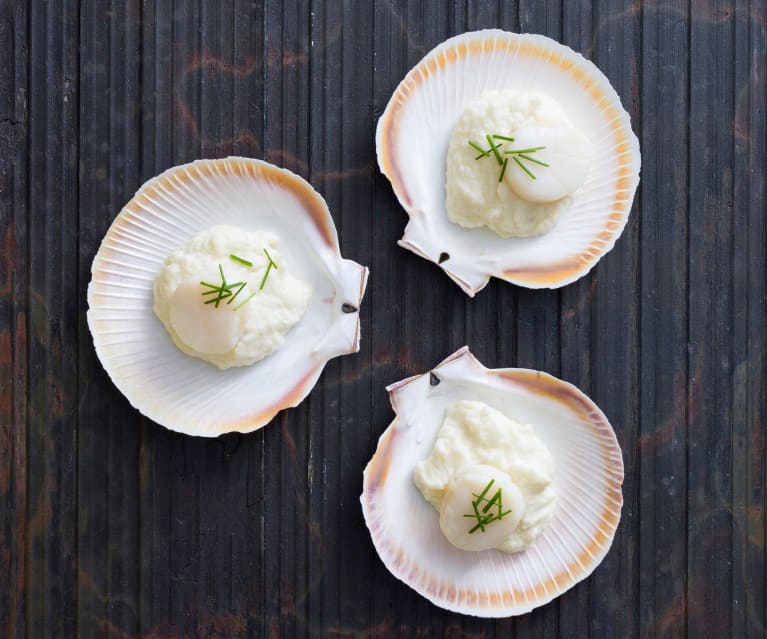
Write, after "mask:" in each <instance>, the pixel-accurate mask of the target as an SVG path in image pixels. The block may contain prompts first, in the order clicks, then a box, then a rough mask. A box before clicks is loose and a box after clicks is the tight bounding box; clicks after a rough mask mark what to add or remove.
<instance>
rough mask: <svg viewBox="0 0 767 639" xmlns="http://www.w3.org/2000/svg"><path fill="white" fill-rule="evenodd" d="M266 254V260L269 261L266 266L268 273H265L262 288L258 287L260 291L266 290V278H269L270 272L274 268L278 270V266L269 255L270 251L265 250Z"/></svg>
mask: <svg viewBox="0 0 767 639" xmlns="http://www.w3.org/2000/svg"><path fill="white" fill-rule="evenodd" d="M264 253H265V254H266V259H267V260H269V263H268V264H267V265H266V273H264V277H263V279H262V280H261V286H259V287H258V290H259V291H263V290H264V285H265V284H266V278H267V277H269V271H271V270H272V268H277V265H276V264H275V263H274V260H273V259H272V256H271V255H269V251H267V250H266V249H264Z"/></svg>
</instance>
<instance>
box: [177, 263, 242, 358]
mask: <svg viewBox="0 0 767 639" xmlns="http://www.w3.org/2000/svg"><path fill="white" fill-rule="evenodd" d="M218 277H219V274H218V273H216V272H213V271H211V270H210V269H207V270H205V271H201V272H200V273H198V274H197V275H195V276H193V277H190V278H189V279H187V280H185V281H184V282H182V283H181V284H179V286H178V288H176V291H175V292H174V293H173V297H171V299H170V322H171V324H172V325H173V329H174V330H175V331H176V334H177V335H178V337H179V339H181V341H183V342H184V343H185V344H186V345H187V346H189V347H190V348H192V349H194V350H195V351H198V352H200V353H205V354H210V355H221V354H223V353H226V352H228V351H230V350H231V349H232V348H234V345H235V344H237V340H239V339H240V334H241V332H242V321H241V320H242V318H243V317H244V314H243V313H237V312H236V311H235V310H234V308H233V307H232V306H231V305H228V304H227V303H226V300H224V301H223V302H222V303H220V304H219V305H218V307H217V306H216V304H213V303H211V304H205V303H203V300H202V299H201V296H200V282H201V281H204V282H215V281H216V280H217V279H218Z"/></svg>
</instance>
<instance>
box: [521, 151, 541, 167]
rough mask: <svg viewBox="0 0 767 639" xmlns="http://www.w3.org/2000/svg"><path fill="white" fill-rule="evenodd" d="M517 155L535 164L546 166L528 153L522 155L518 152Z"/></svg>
mask: <svg viewBox="0 0 767 639" xmlns="http://www.w3.org/2000/svg"><path fill="white" fill-rule="evenodd" d="M519 157H521V158H524V159H525V160H527V161H528V162H535V163H536V164H540V165H541V166H548V164H546V163H545V162H541V161H540V160H536V159H535V158H531V157H530V156H529V155H523V154H522V153H520V154H519Z"/></svg>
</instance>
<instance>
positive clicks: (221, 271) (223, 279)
mask: <svg viewBox="0 0 767 639" xmlns="http://www.w3.org/2000/svg"><path fill="white" fill-rule="evenodd" d="M218 272H219V273H221V281H222V282H223V283H224V286H226V277H225V276H224V267H223V266H221V264H219V265H218Z"/></svg>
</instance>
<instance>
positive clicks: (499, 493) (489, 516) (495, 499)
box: [464, 479, 511, 535]
mask: <svg viewBox="0 0 767 639" xmlns="http://www.w3.org/2000/svg"><path fill="white" fill-rule="evenodd" d="M494 483H495V479H491V480H490V481H489V482H488V484H487V486H485V489H484V490H483V491H482V492H481V493H480V494H479V495H477V494H476V493H472V494H473V495H474V497H476V499H475V500H473V501H472V502H471V507H472V510H473V511H474V512H472V513H469V514H467V515H464V517H470V518H472V519H476V520H477V523H476V524H475V525H474V526H472V527H471V528H470V529H469V534H470V535H471V534H473V533H475V532H476V531H477V530H481V531H482V532H485V526H487V525H488V524H491V523H492V522H494V521H498V520H499V519H503V518H504V517H505V516H506V515H508V514H510V513H511V510H503V489H501V488H499V489H498V490H496V491H495V493H494V494H493V496H492V497H491V498H490V499H488V498H487V497H485V495H487V493H488V491H489V490H490V488H491V487H492V485H493V484H494ZM483 501H485V502H487V504H486V505H485V506H484V507H483V508H482V510H481V511H480V508H479V506H480V504H481V503H482V502H483ZM493 507H495V508H496V509H497V512H493V511H491V512H490V513H488V511H489V510H490V509H491V508H493Z"/></svg>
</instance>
